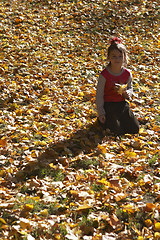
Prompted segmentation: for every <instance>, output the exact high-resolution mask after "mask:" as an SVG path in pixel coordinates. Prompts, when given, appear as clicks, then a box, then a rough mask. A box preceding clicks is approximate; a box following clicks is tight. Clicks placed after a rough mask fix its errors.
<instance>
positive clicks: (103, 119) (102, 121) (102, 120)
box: [99, 115, 106, 123]
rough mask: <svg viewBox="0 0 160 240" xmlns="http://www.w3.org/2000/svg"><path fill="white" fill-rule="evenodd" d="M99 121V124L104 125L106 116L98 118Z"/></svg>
mask: <svg viewBox="0 0 160 240" xmlns="http://www.w3.org/2000/svg"><path fill="white" fill-rule="evenodd" d="M99 121H100V122H101V123H105V121H106V116H105V115H102V116H100V117H99Z"/></svg>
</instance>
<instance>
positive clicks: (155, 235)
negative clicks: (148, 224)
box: [154, 232, 160, 240]
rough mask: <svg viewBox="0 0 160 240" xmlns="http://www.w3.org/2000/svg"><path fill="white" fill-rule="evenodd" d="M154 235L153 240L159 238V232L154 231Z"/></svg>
mask: <svg viewBox="0 0 160 240" xmlns="http://www.w3.org/2000/svg"><path fill="white" fill-rule="evenodd" d="M154 237H155V240H156V239H157V240H158V239H160V233H159V232H155V233H154Z"/></svg>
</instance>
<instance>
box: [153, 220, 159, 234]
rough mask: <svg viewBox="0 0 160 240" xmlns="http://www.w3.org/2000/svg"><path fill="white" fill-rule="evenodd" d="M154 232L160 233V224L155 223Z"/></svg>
mask: <svg viewBox="0 0 160 240" xmlns="http://www.w3.org/2000/svg"><path fill="white" fill-rule="evenodd" d="M154 230H155V231H156V232H160V222H156V223H155V224H154Z"/></svg>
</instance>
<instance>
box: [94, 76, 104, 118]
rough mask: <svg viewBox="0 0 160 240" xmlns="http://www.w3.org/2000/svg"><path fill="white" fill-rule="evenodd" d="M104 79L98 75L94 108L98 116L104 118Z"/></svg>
mask: <svg viewBox="0 0 160 240" xmlns="http://www.w3.org/2000/svg"><path fill="white" fill-rule="evenodd" d="M105 83H106V79H105V78H104V77H103V76H102V75H101V74H100V75H99V78H98V84H97V91H96V106H97V112H98V116H99V117H100V116H104V115H105V110H104V88H105Z"/></svg>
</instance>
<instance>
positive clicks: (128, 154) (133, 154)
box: [125, 150, 137, 158]
mask: <svg viewBox="0 0 160 240" xmlns="http://www.w3.org/2000/svg"><path fill="white" fill-rule="evenodd" d="M125 155H126V156H127V157H133V158H135V157H136V156H137V154H136V153H135V152H132V151H130V150H128V151H125Z"/></svg>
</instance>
